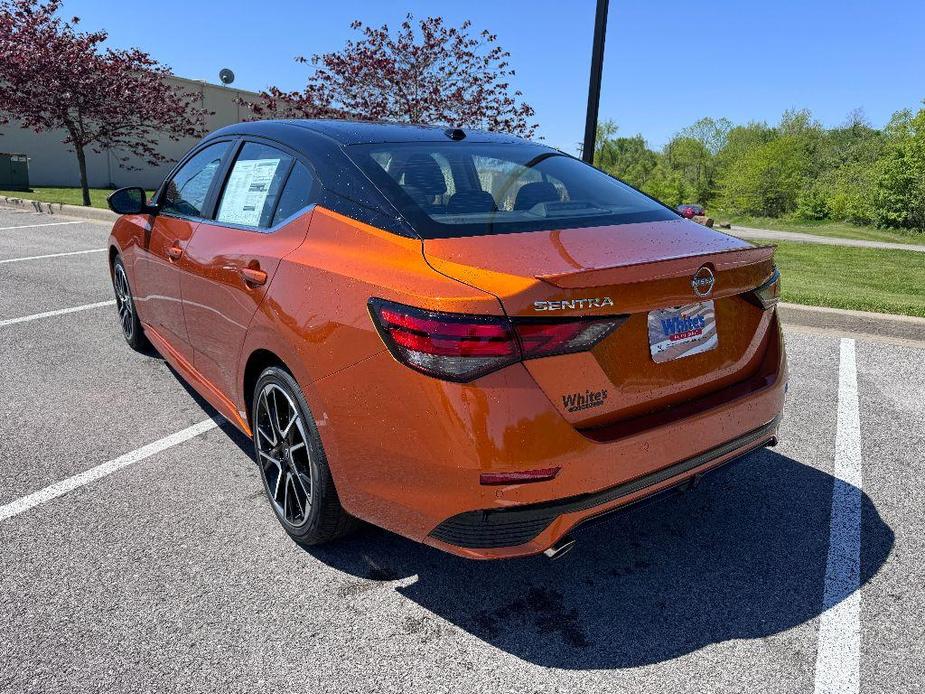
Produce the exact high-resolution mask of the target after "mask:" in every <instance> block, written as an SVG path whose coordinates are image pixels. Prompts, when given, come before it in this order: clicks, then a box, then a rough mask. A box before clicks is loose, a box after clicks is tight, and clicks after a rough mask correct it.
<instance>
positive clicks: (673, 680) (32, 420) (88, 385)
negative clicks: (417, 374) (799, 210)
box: [0, 208, 925, 694]
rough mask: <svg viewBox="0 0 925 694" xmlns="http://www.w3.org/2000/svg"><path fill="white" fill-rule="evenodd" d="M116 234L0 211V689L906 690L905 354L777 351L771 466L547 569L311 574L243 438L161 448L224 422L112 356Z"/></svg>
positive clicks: (597, 535)
mask: <svg viewBox="0 0 925 694" xmlns="http://www.w3.org/2000/svg"><path fill="white" fill-rule="evenodd" d="M107 235H108V227H107V226H106V225H104V224H100V223H94V222H79V223H70V220H67V219H65V218H57V217H49V216H46V215H38V214H34V213H31V212H25V211H12V210H7V209H5V208H0V363H2V365H3V372H4V374H3V387H2V393H3V398H2V399H0V416H2V436H0V461H2V465H0V562H2V566H0V692H52V691H69V692H71V691H80V692H83V691H107V692H120V691H126V692H137V691H241V692H256V691H275V692H289V691H292V692H295V691H338V692H378V691H383V692H392V691H414V692H449V691H453V692H456V691H460V692H496V691H497V692H617V691H633V692H640V691H641V692H660V691H671V692H727V691H728V692H764V691H771V692H808V691H817V692H822V691H840V692H852V691H863V692H889V693H890V694H893V693H895V692H915V691H922V690H923V689H925V647H923V645H922V644H923V643H925V568H923V567H925V562H923V561H922V557H923V556H925V514H923V510H925V491H923V484H922V480H923V479H925V456H923V454H922V451H923V450H925V406H923V394H925V350H923V349H921V348H919V347H914V346H903V345H898V344H886V343H882V342H878V341H876V340H874V339H843V338H841V337H839V336H837V335H822V334H814V333H809V332H798V331H788V332H787V347H788V351H789V357H790V370H791V381H790V389H789V394H788V404H787V410H786V413H785V418H784V422H783V426H782V431H781V442H780V445H779V446H778V447H777V448H774V449H766V450H762V451H760V452H757V453H754V454H752V455H750V456H748V457H747V458H746V459H744V460H742V461H741V462H740V463H738V464H736V465H734V466H730V467H727V468H724V469H722V470H721V471H719V472H716V473H715V474H713V475H712V476H708V477H707V478H705V479H704V481H703V482H702V483H701V484H700V486H699V487H697V488H696V489H694V490H692V491H688V492H685V493H683V494H677V495H674V496H671V497H668V498H666V499H661V500H660V501H658V502H657V503H653V504H649V505H646V506H643V507H640V508H638V509H635V510H632V511H629V512H626V513H624V514H621V515H618V516H616V517H614V518H612V519H611V520H610V521H609V522H607V523H602V524H599V525H595V526H592V527H590V528H587V529H584V530H581V531H579V532H577V533H576V539H577V541H578V542H577V545H576V548H575V549H574V550H573V551H572V552H571V553H570V554H569V555H568V556H567V557H565V558H563V559H562V560H560V561H556V562H550V561H548V560H546V559H544V558H541V557H540V558H532V559H527V560H517V561H507V562H471V561H466V560H462V559H457V558H455V557H451V556H449V555H446V554H443V553H441V552H438V551H436V550H432V549H430V548H427V547H424V546H421V545H417V544H414V543H412V542H409V541H407V540H404V539H402V538H400V537H397V536H394V535H392V534H389V533H386V532H384V531H381V530H377V529H374V528H366V529H364V530H362V531H361V532H359V533H358V534H357V535H356V536H354V537H352V538H350V539H348V540H345V541H342V542H341V543H339V544H336V545H332V546H328V547H324V548H316V549H310V550H308V551H306V550H304V549H301V548H299V547H298V546H296V545H295V544H293V543H292V542H291V541H289V539H288V538H287V537H286V536H285V535H284V533H283V532H282V530H281V529H280V527H279V525H278V523H277V522H276V519H275V518H274V516H273V513H272V511H271V510H270V507H269V505H268V504H267V503H266V501H265V500H264V496H263V489H262V485H261V482H260V477H259V474H258V471H257V469H256V467H255V465H254V463H253V461H252V460H251V458H250V454H249V450H250V442H249V441H247V440H245V439H244V438H243V437H242V436H240V435H239V434H236V433H235V432H234V431H233V430H232V428H231V427H230V426H229V425H226V424H221V425H220V426H218V427H214V426H212V425H211V424H210V423H206V424H202V426H201V427H199V429H198V430H195V431H194V432H187V433H185V434H183V435H181V436H180V437H174V438H173V439H170V438H167V437H170V436H171V435H174V434H176V433H177V432H183V431H184V430H186V429H187V428H189V427H191V426H194V425H197V424H200V423H203V422H208V421H209V420H210V418H212V417H213V416H215V417H217V415H215V412H214V411H213V410H212V409H211V408H210V407H209V406H208V405H206V404H205V403H203V402H202V401H201V400H200V399H198V398H197V397H196V396H195V395H194V394H193V393H192V392H191V391H190V390H189V389H187V388H186V387H185V386H184V385H183V384H182V382H181V381H180V380H178V378H177V377H176V376H175V375H174V374H173V372H172V371H171V370H170V369H169V368H168V367H167V366H166V364H165V363H164V362H163V361H162V360H161V359H160V358H158V357H157V355H155V354H150V355H142V354H137V353H135V352H132V351H131V350H130V349H129V348H128V347H127V346H126V345H125V344H124V341H123V339H122V337H121V334H120V332H119V327H118V323H117V320H116V315H115V309H114V307H113V306H112V305H110V304H109V303H103V302H111V300H112V290H111V286H110V283H109V276H108V272H107V269H106V254H105V253H104V252H101V251H100V249H103V248H104V247H105V242H106V237H107ZM63 253H72V254H71V255H58V254H63ZM37 256H51V257H37ZM7 261H13V262H7ZM73 309H78V310H73ZM66 310H68V311H69V312H64V311H66ZM199 430H202V433H198V432H199ZM194 434H196V435H194ZM150 444H154V445H153V446H150ZM171 444H172V445H171ZM107 463H109V464H110V465H109V466H108V467H106V464H107ZM98 466H104V467H102V468H100V467H98ZM93 470H96V471H97V472H96V473H92V474H86V473H87V471H93ZM82 473H83V477H77V478H75V476H77V475H81V474H82ZM104 473H111V474H104ZM62 484H63V485H64V486H62ZM55 485H58V486H55ZM49 490H50V491H49ZM65 491H66V493H62V492H65Z"/></svg>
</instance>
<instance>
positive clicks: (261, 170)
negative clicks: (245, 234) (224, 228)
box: [218, 159, 280, 227]
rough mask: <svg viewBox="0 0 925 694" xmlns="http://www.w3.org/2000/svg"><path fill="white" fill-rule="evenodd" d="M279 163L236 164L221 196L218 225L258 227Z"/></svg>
mask: <svg viewBox="0 0 925 694" xmlns="http://www.w3.org/2000/svg"><path fill="white" fill-rule="evenodd" d="M279 162H280V160H279V159H250V160H248V161H240V160H239V161H237V162H235V165H234V169H232V171H231V175H230V176H229V177H228V184H227V185H226V186H225V193H224V195H223V196H222V204H221V207H219V210H218V221H220V222H228V223H230V224H242V225H244V226H252V227H255V226H258V225H259V224H260V218H261V215H262V214H263V208H264V205H266V203H267V196H268V195H269V193H270V184H271V183H272V182H273V176H274V175H275V174H276V169H277V167H278V166H279Z"/></svg>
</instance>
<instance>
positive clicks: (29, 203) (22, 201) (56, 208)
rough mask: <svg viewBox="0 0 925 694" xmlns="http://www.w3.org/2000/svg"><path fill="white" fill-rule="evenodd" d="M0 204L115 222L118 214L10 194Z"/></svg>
mask: <svg viewBox="0 0 925 694" xmlns="http://www.w3.org/2000/svg"><path fill="white" fill-rule="evenodd" d="M0 205H3V206H4V207H13V208H16V209H20V210H22V209H31V211H33V212H40V213H42V214H51V215H58V214H60V215H63V216H65V217H76V218H78V219H91V220H93V221H97V222H115V221H116V219H117V218H118V215H117V214H116V213H115V212H112V211H111V210H101V209H100V208H98V207H82V206H80V205H65V204H63V203H60V202H42V201H41V200H30V199H29V198H15V197H10V196H8V195H4V196H0Z"/></svg>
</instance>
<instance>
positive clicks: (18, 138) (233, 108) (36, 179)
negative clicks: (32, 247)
mask: <svg viewBox="0 0 925 694" xmlns="http://www.w3.org/2000/svg"><path fill="white" fill-rule="evenodd" d="M168 81H169V82H171V83H172V84H174V85H176V86H177V87H179V88H181V89H183V90H185V91H187V92H192V93H193V94H198V95H199V97H200V103H201V105H202V106H203V107H204V108H206V109H208V110H209V111H214V112H215V114H214V115H212V116H209V117H208V119H207V121H208V122H207V123H206V130H207V131H208V132H211V131H213V130H216V129H218V128H221V127H222V126H225V125H230V124H232V123H239V122H240V121H241V120H243V119H244V118H247V117H248V115H249V112H248V110H247V108H246V107H244V106H240V105H238V104H237V103H236V100H237V99H239V98H241V99H246V100H252V99H254V98H255V97H256V94H255V93H254V92H248V91H244V90H241V89H234V88H231V87H224V86H221V85H217V84H209V83H207V82H199V81H195V80H188V79H184V78H182V77H171V78H168ZM65 137H66V133H65V132H64V131H63V130H62V131H47V132H43V133H35V132H33V131H31V130H26V129H23V128H21V127H18V125H17V123H16V122H15V121H13V122H11V123H10V124H9V125H6V126H3V127H0V152H11V153H15V154H25V155H27V156H28V157H29V183H30V184H31V185H33V186H79V185H80V172H79V170H78V168H77V157H76V155H75V154H74V151H73V150H72V149H70V148H69V147H68V146H67V145H65V144H63V142H62V140H63V139H64V138H65ZM195 143H196V140H195V139H185V140H181V141H179V142H174V141H172V140H170V139H169V138H166V137H164V138H162V139H160V140H159V141H158V149H159V151H160V152H161V153H162V154H164V155H165V156H166V157H167V161H166V162H165V163H164V164H162V165H160V166H157V167H151V166H149V165H148V164H146V163H145V162H144V161H143V160H141V159H138V158H132V159H130V162H129V163H130V164H131V165H132V166H135V167H138V170H136V171H129V170H126V169H124V168H122V167H121V166H120V165H119V161H118V160H117V158H116V157H115V156H113V154H111V153H109V152H104V153H102V154H96V153H94V152H93V151H91V150H90V148H89V147H88V148H87V150H86V152H87V175H88V178H89V181H90V186H91V187H92V188H110V187H115V188H119V187H122V186H132V185H135V186H143V187H145V188H148V189H154V188H156V187H157V186H158V185H160V183H161V181H163V180H164V177H165V176H166V175H167V173H168V172H169V171H170V168H171V167H172V166H173V165H174V164H175V163H176V161H177V159H179V158H180V157H182V156H183V155H184V154H185V153H186V152H187V151H188V150H189V149H190V147H192V146H193V145H194V144H195Z"/></svg>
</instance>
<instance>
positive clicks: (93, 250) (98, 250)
mask: <svg viewBox="0 0 925 694" xmlns="http://www.w3.org/2000/svg"><path fill="white" fill-rule="evenodd" d="M105 251H106V249H105V248H91V249H90V250H89V251H68V252H67V253H48V254H47V255H29V256H26V257H25V258H6V259H4V260H0V265H3V264H4V263H21V262H22V261H24V260H43V259H45V258H60V257H61V256H65V255H84V254H85V253H104V252H105Z"/></svg>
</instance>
